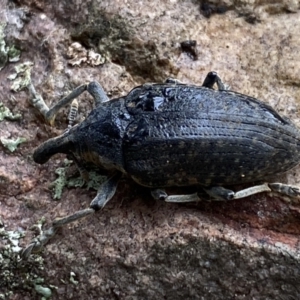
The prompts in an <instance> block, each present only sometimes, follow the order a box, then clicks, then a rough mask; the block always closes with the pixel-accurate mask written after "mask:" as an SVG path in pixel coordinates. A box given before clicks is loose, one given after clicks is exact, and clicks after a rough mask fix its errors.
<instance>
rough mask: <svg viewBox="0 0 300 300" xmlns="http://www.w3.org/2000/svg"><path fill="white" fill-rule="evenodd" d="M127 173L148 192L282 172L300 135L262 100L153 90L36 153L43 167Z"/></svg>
mask: <svg viewBox="0 0 300 300" xmlns="http://www.w3.org/2000/svg"><path fill="white" fill-rule="evenodd" d="M58 152H61V153H66V154H69V155H71V156H72V157H73V159H75V161H76V162H77V164H78V165H79V166H91V165H92V166H93V167H96V168H102V169H105V170H119V171H121V172H123V173H127V174H128V175H129V176H131V177H132V178H133V179H134V180H135V181H136V182H137V183H139V184H141V185H144V186H148V187H154V188H156V187H167V186H190V185H202V186H210V185H231V184H238V183H245V182H251V181H256V180H263V179H266V178H267V177H269V176H271V175H276V174H281V173H283V172H285V171H287V170H289V169H291V168H292V167H294V166H295V165H297V164H298V163H299V161H300V132H299V130H298V129H297V128H296V127H295V126H294V125H293V124H292V123H291V122H290V121H289V120H288V119H287V118H284V117H281V116H280V115H279V114H278V113H277V112H276V111H275V110H274V109H273V108H271V107H270V106H269V105H267V104H264V103H263V102H261V101H259V100H257V99H255V98H251V97H249V96H245V95H242V94H239V93H235V92H231V91H218V90H213V89H209V88H206V87H197V86H190V85H184V84H178V83H165V84H147V85H143V86H140V87H137V88H135V89H133V90H132V91H131V92H130V93H129V94H128V95H127V96H125V97H122V98H118V99H113V100H111V101H108V102H104V103H102V104H101V105H100V106H99V107H98V108H96V109H94V110H93V111H92V112H91V113H90V115H89V116H88V117H87V118H86V119H85V121H83V122H82V123H81V124H79V125H77V126H74V127H73V128H71V129H70V130H69V131H68V132H66V133H64V134H63V135H61V136H59V137H57V138H53V139H50V140H48V141H46V142H45V143H44V144H42V145H41V146H40V147H38V148H37V149H36V151H35V153H34V160H35V161H36V162H38V163H45V162H46V161H47V160H48V159H49V158H50V157H51V156H52V155H54V154H55V153H58Z"/></svg>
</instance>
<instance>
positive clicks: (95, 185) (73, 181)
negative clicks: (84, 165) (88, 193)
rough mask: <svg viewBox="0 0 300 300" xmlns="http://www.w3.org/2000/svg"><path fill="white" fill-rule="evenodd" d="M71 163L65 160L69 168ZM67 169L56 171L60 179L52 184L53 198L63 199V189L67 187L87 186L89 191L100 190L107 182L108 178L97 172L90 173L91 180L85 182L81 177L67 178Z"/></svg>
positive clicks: (62, 168)
mask: <svg viewBox="0 0 300 300" xmlns="http://www.w3.org/2000/svg"><path fill="white" fill-rule="evenodd" d="M70 162H71V161H68V160H65V165H66V167H68V166H69V165H70ZM66 167H61V168H58V169H56V171H55V174H57V175H58V178H57V179H56V180H55V181H53V182H51V183H50V188H53V198H54V199H61V195H62V192H63V189H64V188H65V187H68V188H72V187H83V186H84V185H85V184H86V187H87V189H88V190H89V189H94V190H96V191H97V190H98V189H99V187H100V185H101V184H102V183H103V182H104V181H105V180H106V176H102V175H99V174H97V172H94V171H91V172H89V173H88V175H89V180H88V182H85V180H84V179H83V178H82V177H81V176H78V177H75V178H67V177H66Z"/></svg>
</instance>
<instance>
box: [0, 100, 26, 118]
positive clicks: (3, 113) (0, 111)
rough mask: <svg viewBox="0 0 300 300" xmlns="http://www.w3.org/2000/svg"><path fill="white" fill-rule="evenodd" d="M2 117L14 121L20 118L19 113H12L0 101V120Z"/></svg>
mask: <svg viewBox="0 0 300 300" xmlns="http://www.w3.org/2000/svg"><path fill="white" fill-rule="evenodd" d="M4 119H7V120H10V121H15V120H19V119H21V114H13V113H12V112H11V111H10V109H9V108H8V107H6V106H4V104H3V103H2V102H0V122H1V121H3V120H4Z"/></svg>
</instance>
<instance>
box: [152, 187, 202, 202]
mask: <svg viewBox="0 0 300 300" xmlns="http://www.w3.org/2000/svg"><path fill="white" fill-rule="evenodd" d="M151 195H152V197H153V198H154V199H155V200H163V201H165V202H177V203H184V202H197V201H201V199H200V198H199V196H198V194H197V193H194V194H188V195H170V196H169V195H168V194H167V193H166V192H165V190H161V189H156V190H152V191H151Z"/></svg>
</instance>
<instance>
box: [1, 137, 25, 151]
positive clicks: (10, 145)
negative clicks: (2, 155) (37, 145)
mask: <svg viewBox="0 0 300 300" xmlns="http://www.w3.org/2000/svg"><path fill="white" fill-rule="evenodd" d="M0 141H1V143H2V145H3V146H4V147H5V148H7V149H8V150H9V151H10V152H14V151H15V150H16V149H17V148H18V146H19V145H20V144H22V143H24V142H26V139H25V138H22V137H18V138H17V139H6V138H4V137H0Z"/></svg>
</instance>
